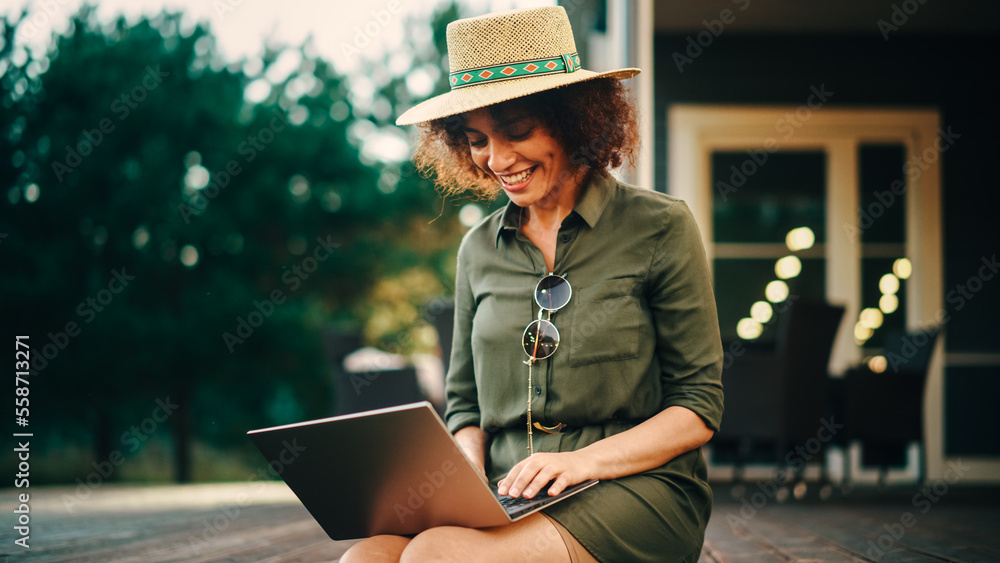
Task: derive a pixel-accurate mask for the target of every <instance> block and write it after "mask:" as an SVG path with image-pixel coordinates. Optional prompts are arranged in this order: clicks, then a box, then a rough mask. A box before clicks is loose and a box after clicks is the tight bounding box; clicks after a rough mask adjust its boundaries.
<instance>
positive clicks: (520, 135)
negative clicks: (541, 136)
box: [508, 127, 535, 141]
mask: <svg viewBox="0 0 1000 563" xmlns="http://www.w3.org/2000/svg"><path fill="white" fill-rule="evenodd" d="M534 131H535V128H534V127H531V128H529V129H525V130H524V131H523V132H513V133H511V134H510V135H508V137H509V138H510V140H511V141H523V140H525V139H527V138H528V137H530V136H531V134H532V133H534Z"/></svg>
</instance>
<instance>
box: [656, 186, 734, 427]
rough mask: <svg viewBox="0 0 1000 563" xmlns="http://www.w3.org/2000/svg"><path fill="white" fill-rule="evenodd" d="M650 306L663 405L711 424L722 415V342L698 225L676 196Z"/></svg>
mask: <svg viewBox="0 0 1000 563" xmlns="http://www.w3.org/2000/svg"><path fill="white" fill-rule="evenodd" d="M649 280H650V284H649V294H648V299H649V306H650V310H651V313H652V316H653V323H654V328H655V331H656V339H657V345H656V353H657V356H658V359H659V363H660V368H661V376H660V377H661V384H662V389H663V396H662V402H661V408H662V409H666V408H667V407H671V406H681V407H685V408H687V409H689V410H691V411H693V412H694V413H696V414H697V415H698V416H700V417H701V418H702V419H703V420H704V421H705V424H706V425H707V426H708V427H709V428H710V429H712V430H715V431H717V430H718V429H719V424H720V422H721V420H722V410H723V404H722V360H723V354H722V342H721V339H720V336H719V320H718V314H717V313H716V307H715V295H714V292H713V289H712V279H711V275H710V273H709V269H708V261H707V259H706V256H705V249H704V246H703V245H702V241H701V236H700V234H699V232H698V226H697V224H696V223H695V220H694V217H693V216H692V215H691V211H690V210H689V209H688V207H687V204H685V203H684V202H682V201H675V202H674V204H673V205H671V206H670V207H669V211H668V213H666V214H665V216H664V226H663V236H662V238H661V239H660V241H659V243H658V244H657V247H656V249H655V251H654V252H653V255H652V262H651V264H650V269H649Z"/></svg>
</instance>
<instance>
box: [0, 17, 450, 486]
mask: <svg viewBox="0 0 1000 563" xmlns="http://www.w3.org/2000/svg"><path fill="white" fill-rule="evenodd" d="M449 10H450V11H449V12H447V13H445V14H442V15H440V16H439V17H438V18H437V22H438V23H437V25H436V29H437V31H436V32H435V37H436V42H437V43H439V45H438V48H441V46H442V45H443V43H442V41H443V25H442V22H444V21H447V19H446V18H449V19H450V18H452V17H453V14H452V12H454V8H450V9H449ZM449 14H450V15H449ZM19 24H20V22H19V21H13V20H9V19H6V18H5V19H3V20H0V31H2V33H0V37H2V40H0V41H2V43H0V69H2V70H0V74H2V78H0V96H2V98H0V162H3V163H4V164H3V165H2V166H0V186H2V189H3V190H4V191H3V193H2V195H3V200H2V201H0V234H6V235H7V236H6V238H3V237H0V257H2V266H0V272H2V275H0V295H3V297H2V299H3V303H4V304H3V315H4V328H5V330H4V335H3V336H4V339H5V340H6V341H8V342H9V341H10V340H11V339H12V338H11V335H13V334H15V333H17V334H29V335H30V336H31V344H32V347H33V350H32V353H33V362H32V367H33V369H32V372H33V373H32V377H31V386H32V392H31V393H32V394H31V401H32V417H31V429H32V430H35V431H39V433H40V435H42V434H43V433H44V435H46V436H49V438H48V439H49V440H50V443H51V444H64V443H65V442H64V441H65V440H69V441H70V442H74V441H75V442H79V441H80V440H85V441H88V440H89V441H90V442H91V443H92V445H93V447H94V448H95V455H96V458H95V459H97V460H98V461H100V460H101V459H106V457H105V456H106V455H108V454H109V453H110V452H111V451H113V450H116V449H117V450H120V451H122V452H123V453H125V454H126V457H127V456H128V455H130V454H132V453H133V452H131V451H130V449H129V448H128V447H126V445H127V444H126V443H125V441H124V438H123V437H122V436H123V432H126V431H128V430H129V429H130V428H133V427H135V426H136V425H139V424H140V423H142V422H143V421H144V420H145V419H147V418H150V417H152V416H154V415H155V414H157V411H156V410H155V409H156V406H157V404H156V403H155V400H156V399H162V400H166V399H167V398H168V397H169V398H170V400H171V401H173V402H175V403H178V404H179V405H180V406H179V408H178V409H177V410H176V412H173V413H171V414H170V416H169V417H168V418H167V420H166V421H162V422H161V423H159V424H158V425H157V428H156V429H155V431H154V433H155V434H157V435H161V436H165V435H166V434H165V433H166V432H167V431H168V430H169V435H170V437H171V439H172V440H173V442H174V446H175V448H177V455H178V456H179V457H178V459H179V460H181V461H180V463H179V467H178V469H177V476H178V477H180V478H185V476H186V475H189V473H188V472H189V471H190V467H185V465H186V464H188V463H189V462H187V461H185V460H186V459H187V458H186V457H185V456H186V453H185V452H187V451H189V450H190V444H191V443H192V440H193V439H198V440H201V441H204V442H206V443H209V444H214V445H216V446H226V445H237V446H240V447H243V446H245V445H246V440H245V437H244V433H245V431H246V430H248V429H250V428H256V427H260V426H265V425H270V424H279V423H286V422H292V421H293V420H296V419H302V418H309V417H317V416H324V415H327V414H329V408H330V405H331V404H332V402H331V401H332V399H333V398H332V396H331V393H332V391H331V384H330V381H329V368H330V366H329V365H328V363H327V360H326V358H325V357H324V355H323V350H322V341H321V335H322V332H323V328H324V327H326V326H329V325H346V326H357V327H360V326H361V325H362V324H364V322H365V321H366V317H364V316H363V315H368V314H370V313H371V311H372V305H370V304H368V303H369V297H370V296H371V295H372V292H373V291H374V288H376V287H378V286H379V282H378V280H379V279H382V278H393V277H395V276H397V275H399V273H400V272H404V271H412V270H413V269H414V268H416V269H422V270H423V271H424V272H425V274H427V275H429V276H430V277H431V278H434V279H437V280H438V281H439V286H438V287H440V288H448V287H450V280H451V278H452V275H453V272H452V271H451V267H452V266H451V264H452V256H453V254H454V251H455V248H456V246H457V242H458V239H459V237H460V236H461V232H462V228H461V227H460V225H458V223H457V220H456V217H455V209H454V205H451V204H443V203H442V202H441V200H440V198H439V197H438V196H437V194H436V193H435V192H434V191H433V188H432V186H431V185H430V183H429V182H428V181H426V180H424V179H421V178H419V177H417V175H416V174H415V173H414V171H413V169H412V166H411V165H410V164H408V163H385V162H379V161H375V162H371V161H368V162H367V164H365V163H363V162H362V160H363V159H362V158H360V156H359V150H360V147H361V146H362V142H363V140H364V139H359V138H357V137H358V135H357V134H356V132H357V131H366V130H370V129H373V128H374V129H377V128H379V127H383V128H384V127H391V119H379V118H375V117H371V116H370V115H369V114H370V112H369V111H367V110H366V109H365V108H357V107H354V106H352V105H351V103H350V97H349V96H348V90H349V80H348V78H347V77H344V76H341V75H339V74H338V73H337V71H336V70H335V69H334V68H333V67H332V66H331V65H330V64H328V63H327V62H325V61H324V60H322V59H320V58H318V57H316V56H314V55H312V54H311V49H310V48H309V46H308V44H307V45H303V46H301V47H298V48H293V47H288V48H282V49H278V50H270V51H268V52H266V53H265V55H264V56H263V57H262V59H263V68H262V69H260V70H259V71H256V72H252V73H250V72H248V71H247V70H245V69H249V68H250V65H245V64H242V62H236V63H228V64H227V63H225V62H222V61H220V60H219V58H218V54H217V51H216V49H215V45H214V40H213V38H212V35H211V34H210V32H209V31H208V30H207V29H205V28H203V27H201V26H198V27H195V28H194V29H183V28H182V25H181V15H180V14H169V13H164V14H161V15H159V16H156V17H152V18H145V19H141V20H140V21H138V22H136V23H134V24H132V25H130V24H128V23H127V22H126V21H125V20H124V19H119V20H117V21H115V22H111V23H101V22H100V21H98V19H97V17H96V14H95V10H94V9H93V8H90V7H84V8H82V9H81V11H80V12H79V13H78V14H77V15H76V16H75V17H74V19H73V25H72V26H71V28H70V30H69V31H68V32H67V33H66V34H65V35H63V36H59V37H56V38H54V42H53V44H52V47H51V49H50V51H49V52H48V53H47V55H46V56H45V57H40V58H38V59H37V60H36V59H34V58H32V57H31V56H30V55H29V56H26V53H24V52H20V53H19V52H18V51H19V49H18V48H16V47H15V44H14V40H13V39H14V37H15V35H16V33H17V28H18V25H19ZM415 51H416V50H415ZM287 53H292V54H294V55H295V57H296V58H297V60H298V61H299V63H298V65H297V68H296V69H295V70H294V71H293V72H291V73H290V74H289V75H288V77H287V78H285V79H284V80H283V81H282V82H280V83H277V84H273V85H270V89H269V92H267V94H266V96H264V99H263V100H260V101H257V100H258V99H259V98H254V101H253V102H251V101H249V100H248V99H247V95H246V92H247V88H248V86H250V85H251V84H254V85H255V87H256V88H258V90H259V89H260V88H261V86H262V85H264V84H265V83H264V82H262V81H261V77H262V76H263V75H264V73H266V72H267V70H268V69H269V68H270V67H271V66H272V65H273V64H274V63H275V61H277V60H278V58H279V57H280V56H282V55H283V54H287ZM424 56H425V57H426V58H429V59H428V60H429V61H430V64H439V62H440V52H438V51H435V52H433V53H431V52H427V53H426V54H425V55H424ZM424 63H428V61H423V62H421V61H420V60H416V59H415V60H414V64H415V65H416V64H424ZM439 82H440V84H438V86H437V89H438V91H441V90H442V89H443V88H444V87H445V86H444V78H443V77H442V78H441V80H440V81H439ZM379 95H380V96H382V97H384V98H385V100H387V101H388V103H389V104H390V107H391V108H393V111H392V112H391V113H392V115H393V116H394V115H396V114H398V111H397V110H398V109H400V108H401V107H402V106H405V105H407V104H409V103H412V101H411V100H410V99H409V98H408V97H407V94H406V87H405V83H404V80H403V78H402V77H390V78H389V80H388V81H385V82H384V83H383V84H380V85H379ZM332 104H337V105H338V107H341V108H343V105H341V104H347V108H348V112H347V114H346V117H345V115H344V114H343V112H331V109H330V108H331V105H332ZM360 121H368V122H369V125H367V126H364V127H359V126H358V123H359V122H360ZM206 183H207V185H204V184H206ZM203 185H204V187H202V186H203ZM435 218H436V220H435ZM426 287H427V286H425V288H424V289H423V290H422V291H424V292H425V293H426V291H427V290H426ZM430 287H433V284H431V285H430ZM426 298H428V296H426V295H424V294H423V293H422V294H420V296H419V299H426ZM272 300H273V301H272ZM418 305H419V303H418ZM258 321H259V322H258ZM70 323H73V324H70ZM74 324H75V327H76V328H75V330H74V329H73V326H74ZM404 324H405V323H404ZM395 329H399V327H395ZM227 335H228V336H227ZM149 428H152V427H151V426H150V427H149ZM140 430H141V428H140ZM52 447H57V446H55V445H53V446H52Z"/></svg>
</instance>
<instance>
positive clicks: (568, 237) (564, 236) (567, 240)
mask: <svg viewBox="0 0 1000 563" xmlns="http://www.w3.org/2000/svg"><path fill="white" fill-rule="evenodd" d="M569 239H570V236H569V235H563V236H562V241H563V242H569Z"/></svg>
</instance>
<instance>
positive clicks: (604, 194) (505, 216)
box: [496, 173, 618, 248]
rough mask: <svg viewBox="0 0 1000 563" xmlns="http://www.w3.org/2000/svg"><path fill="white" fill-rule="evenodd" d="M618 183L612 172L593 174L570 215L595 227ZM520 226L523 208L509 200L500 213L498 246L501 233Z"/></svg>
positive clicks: (514, 230) (511, 230) (514, 229)
mask: <svg viewBox="0 0 1000 563" xmlns="http://www.w3.org/2000/svg"><path fill="white" fill-rule="evenodd" d="M617 183H618V181H617V180H616V179H615V178H614V176H611V175H610V174H608V175H607V176H606V177H605V176H600V175H599V174H596V173H595V174H592V175H591V180H590V182H589V183H587V185H586V186H584V188H583V195H581V196H580V199H579V201H577V202H576V205H575V206H574V207H573V212H572V213H571V214H570V215H573V214H576V215H578V216H579V217H580V218H581V219H583V220H584V222H586V223H587V226H589V227H590V228H591V229H593V228H594V226H595V225H597V221H598V220H600V218H601V214H602V213H604V208H605V207H607V205H608V201H610V200H611V195H612V193H613V192H614V188H615V185H616V184H617ZM520 228H521V208H520V207H518V206H517V205H514V202H509V203H508V204H507V207H506V208H505V209H504V210H503V213H502V214H501V215H500V225H499V227H497V236H496V245H497V247H498V248H499V247H500V235H501V234H503V232H504V231H508V232H517V230H518V229H520Z"/></svg>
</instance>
